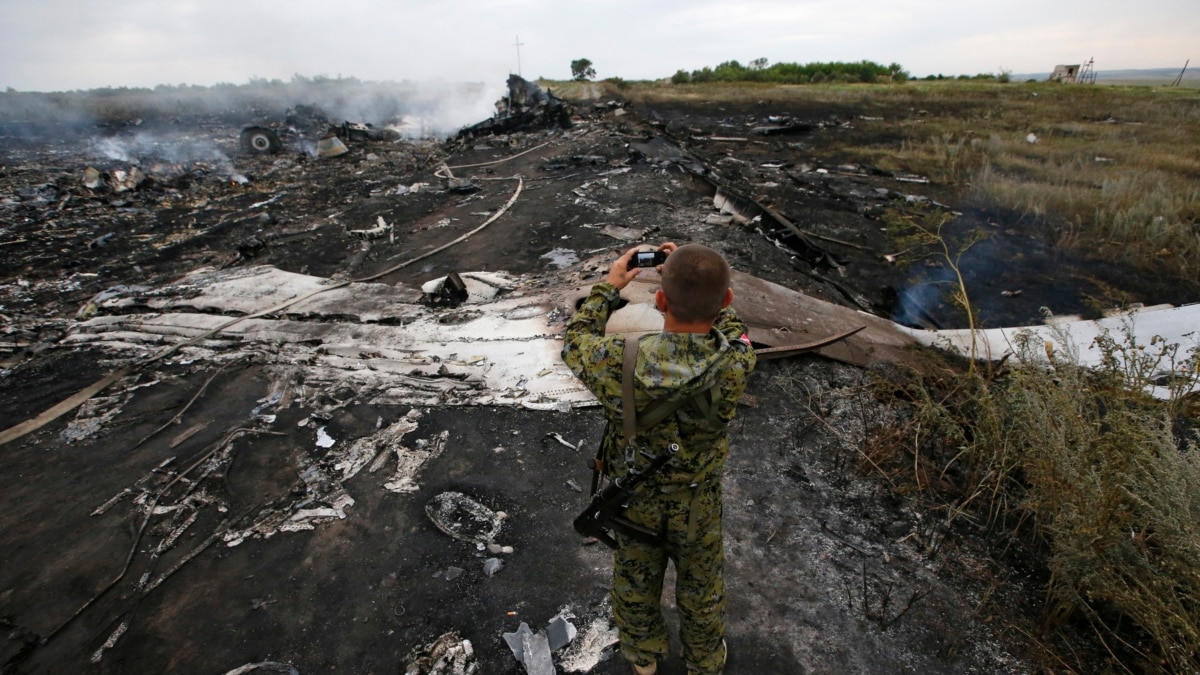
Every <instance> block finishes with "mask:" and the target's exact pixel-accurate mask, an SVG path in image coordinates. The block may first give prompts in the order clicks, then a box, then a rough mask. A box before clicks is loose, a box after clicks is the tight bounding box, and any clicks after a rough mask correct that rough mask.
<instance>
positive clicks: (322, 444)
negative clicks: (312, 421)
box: [317, 427, 337, 448]
mask: <svg viewBox="0 0 1200 675" xmlns="http://www.w3.org/2000/svg"><path fill="white" fill-rule="evenodd" d="M336 442H337V441H335V440H333V437H332V436H330V435H329V434H327V433H325V427H320V428H319V429H317V447H318V448H332V447H333V444H334V443H336Z"/></svg>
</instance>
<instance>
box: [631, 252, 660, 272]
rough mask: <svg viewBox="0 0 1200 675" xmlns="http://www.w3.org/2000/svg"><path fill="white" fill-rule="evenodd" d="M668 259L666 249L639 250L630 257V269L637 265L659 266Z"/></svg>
mask: <svg viewBox="0 0 1200 675" xmlns="http://www.w3.org/2000/svg"><path fill="white" fill-rule="evenodd" d="M666 261H667V254H666V252H665V251H638V252H637V253H634V254H633V257H632V258H630V259H629V269H633V268H635V267H658V266H659V265H661V264H663V263H665V262H666Z"/></svg>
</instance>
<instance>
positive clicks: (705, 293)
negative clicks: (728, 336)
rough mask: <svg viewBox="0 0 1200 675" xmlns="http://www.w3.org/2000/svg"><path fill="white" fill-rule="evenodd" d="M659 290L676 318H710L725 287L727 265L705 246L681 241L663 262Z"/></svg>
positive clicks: (722, 299)
mask: <svg viewBox="0 0 1200 675" xmlns="http://www.w3.org/2000/svg"><path fill="white" fill-rule="evenodd" d="M662 290H663V294H665V295H666V296H667V303H668V304H669V305H670V308H671V313H672V314H674V315H675V317H676V318H678V319H679V320H681V321H688V322H692V321H712V320H713V319H715V318H717V313H718V312H720V311H721V308H722V307H723V306H724V303H725V293H726V291H728V290H729V264H728V263H726V262H725V259H724V258H722V257H721V254H720V253H717V252H716V251H714V250H712V249H711V248H709V247H707V246H703V245H701V244H685V245H683V246H680V247H679V248H677V249H675V250H674V251H673V252H672V253H671V255H669V256H667V261H666V262H665V263H663V268H662Z"/></svg>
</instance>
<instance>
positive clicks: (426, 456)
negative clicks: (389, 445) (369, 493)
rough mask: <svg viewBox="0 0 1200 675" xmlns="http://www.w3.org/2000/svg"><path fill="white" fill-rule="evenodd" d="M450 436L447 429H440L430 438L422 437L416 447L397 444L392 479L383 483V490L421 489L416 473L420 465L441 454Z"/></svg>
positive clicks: (401, 491)
mask: <svg viewBox="0 0 1200 675" xmlns="http://www.w3.org/2000/svg"><path fill="white" fill-rule="evenodd" d="M449 438H450V432H449V431H442V432H441V433H440V434H438V435H437V436H434V437H433V438H432V439H431V440H428V441H426V440H424V439H422V441H421V442H418V443H416V445H417V447H416V448H415V449H413V448H406V447H403V446H400V445H397V446H396V447H395V448H394V450H395V453H396V473H395V474H394V475H393V476H392V479H391V480H390V481H388V482H386V483H384V484H383V487H384V489H385V490H389V491H391V492H398V493H402V494H403V493H410V492H416V491H417V490H419V489H421V488H420V486H419V485H417V482H416V478H417V473H418V472H419V471H420V470H421V467H423V466H425V463H426V462H428V461H429V460H431V459H433V458H434V457H437V456H438V455H440V454H442V451H443V450H445V449H446V441H447V440H449Z"/></svg>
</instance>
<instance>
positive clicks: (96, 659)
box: [92, 621, 129, 663]
mask: <svg viewBox="0 0 1200 675" xmlns="http://www.w3.org/2000/svg"><path fill="white" fill-rule="evenodd" d="M127 630H129V622H128V621H122V622H121V625H119V626H117V629H116V630H114V631H113V632H112V635H109V636H108V639H107V640H105V641H104V644H102V645H100V648H99V649H97V650H96V651H95V652H93V653H92V663H100V659H102V658H104V650H106V649H112V648H113V645H115V644H117V640H120V639H121V636H122V635H124V634H125V631H127Z"/></svg>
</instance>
